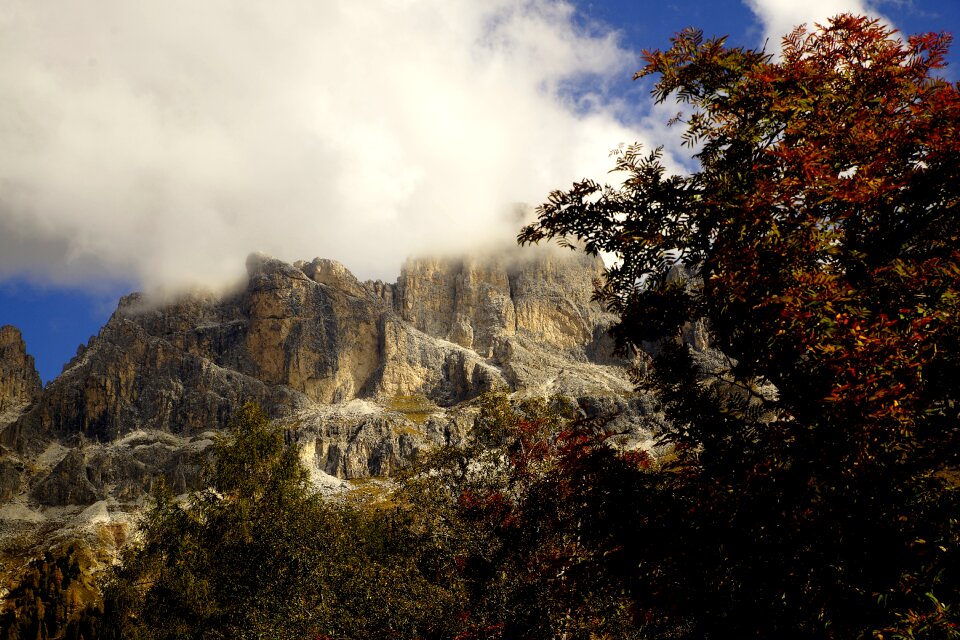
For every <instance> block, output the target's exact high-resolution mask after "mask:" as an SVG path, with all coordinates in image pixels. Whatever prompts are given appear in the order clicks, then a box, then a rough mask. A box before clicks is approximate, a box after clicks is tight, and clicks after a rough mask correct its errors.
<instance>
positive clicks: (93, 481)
mask: <svg viewBox="0 0 960 640" xmlns="http://www.w3.org/2000/svg"><path fill="white" fill-rule="evenodd" d="M247 272H248V278H247V282H246V285H245V286H244V287H242V288H240V289H239V290H237V291H234V292H232V293H229V294H226V295H213V294H200V293H196V294H191V295H185V296H182V297H180V298H178V299H176V300H173V301H167V302H164V303H156V302H153V301H151V300H150V299H149V298H148V297H146V296H143V295H141V294H133V295H130V296H127V297H125V298H123V299H122V300H121V302H120V305H119V308H118V309H117V310H116V312H115V313H114V314H113V316H112V317H111V318H110V320H109V321H108V322H107V324H106V325H105V326H104V327H103V328H102V330H101V331H100V333H99V335H97V336H96V337H94V338H92V339H91V340H90V342H89V343H88V344H87V345H86V346H84V347H81V348H80V349H79V350H78V353H77V355H76V356H75V357H74V358H73V359H72V360H71V361H70V362H69V363H68V364H67V365H66V366H65V367H64V370H63V372H62V373H61V375H60V376H58V377H57V378H56V379H55V380H54V381H52V382H51V383H49V384H48V385H47V387H46V388H45V389H42V390H41V388H40V382H39V377H38V376H37V374H36V371H35V370H34V368H33V362H32V359H31V358H30V357H29V356H27V355H26V350H25V347H24V344H23V340H22V339H21V338H20V334H19V332H18V331H17V330H16V329H14V328H12V327H5V328H3V329H2V330H0V372H2V379H0V411H2V413H0V531H2V533H0V562H4V571H7V572H9V571H15V570H16V566H19V565H22V564H23V562H25V560H26V559H27V558H28V557H29V556H30V555H31V554H35V553H37V552H38V551H41V550H44V549H45V548H47V547H50V546H55V545H57V544H67V543H68V542H69V541H70V540H74V539H77V538H78V537H79V538H85V539H87V540H90V541H92V542H91V544H92V545H94V546H96V545H99V549H100V551H101V552H102V553H103V554H104V557H105V558H106V557H109V556H110V555H111V554H112V553H113V552H115V550H116V547H117V546H118V545H120V544H122V543H123V540H124V539H125V537H126V535H127V534H128V533H129V531H130V526H131V525H130V523H131V521H132V520H131V519H132V517H133V516H134V514H136V512H137V510H138V508H139V507H140V506H141V505H142V502H143V499H144V497H145V496H146V495H147V493H148V492H149V490H150V487H151V485H152V484H153V483H154V482H155V481H156V480H157V479H158V478H160V477H161V476H162V477H164V478H165V479H166V481H167V483H168V484H169V485H170V486H172V487H173V489H174V490H175V491H176V492H178V493H182V492H186V491H189V490H191V489H195V488H198V484H199V474H200V468H201V460H202V456H203V451H204V450H205V449H206V447H207V446H209V444H210V443H211V442H212V441H213V439H214V438H215V437H216V435H217V433H218V432H219V431H220V430H222V429H224V428H226V427H227V425H228V423H229V421H230V419H231V416H232V415H234V413H235V412H236V411H237V410H238V408H239V407H241V406H242V404H243V403H245V402H248V401H253V402H257V403H259V404H260V405H261V406H262V407H263V408H264V410H265V411H266V412H267V414H268V415H269V416H270V417H271V418H272V419H273V420H274V421H276V422H278V423H280V424H281V425H283V426H284V428H285V429H286V430H287V433H288V437H289V438H290V439H291V440H292V441H294V442H296V443H298V444H299V445H300V447H301V452H302V457H303V461H304V463H305V464H306V465H307V467H308V468H309V469H310V470H311V473H312V475H313V479H314V481H315V484H316V485H317V487H318V488H320V489H322V490H324V491H327V492H337V491H344V490H347V489H348V488H349V487H350V482H351V481H354V482H356V481H359V480H360V479H363V478H367V477H378V476H389V475H390V474H392V473H394V472H395V471H396V470H397V469H399V468H400V467H402V466H403V465H404V464H405V463H406V462H408V461H409V460H410V459H411V458H412V457H413V456H414V455H416V453H417V452H419V451H422V450H425V449H429V448H431V447H435V446H437V445H440V444H443V443H446V442H451V441H457V440H459V439H460V438H462V437H463V435H464V434H465V433H466V432H467V431H468V430H469V429H470V427H471V424H472V419H473V416H474V412H475V409H474V407H473V406H472V403H471V400H472V399H473V398H475V397H477V396H478V395H480V394H482V393H484V392H486V391H492V390H502V391H506V392H509V393H513V394H517V395H520V396H523V395H553V394H562V395H565V396H568V397H570V398H572V399H574V400H575V401H576V402H578V403H579V406H580V407H581V410H582V411H583V413H584V414H585V415H591V416H593V415H597V414H609V415H610V416H615V419H614V421H613V422H612V423H611V426H610V428H612V429H617V431H618V432H622V433H623V434H624V435H623V436H622V437H623V438H624V439H625V441H626V445H625V446H638V445H640V444H646V445H647V446H649V444H650V442H652V437H653V434H654V433H655V432H656V431H657V429H658V426H659V424H660V422H659V420H660V418H659V417H658V416H657V414H656V413H655V412H654V411H653V409H652V407H653V403H652V402H651V401H650V399H649V398H647V397H646V396H643V395H640V394H637V393H635V392H634V390H633V385H632V383H631V381H630V378H629V376H628V367H629V366H630V365H631V362H628V361H626V360H623V359H621V358H618V357H616V356H614V354H613V345H612V342H611V340H610V338H609V337H608V336H607V329H608V328H609V326H610V324H611V323H612V322H613V320H614V318H613V316H612V315H610V314H609V313H606V312H604V311H603V310H602V309H601V308H600V307H599V306H598V305H597V304H596V303H594V302H592V301H591V295H592V291H593V280H594V279H595V278H597V277H599V276H600V275H601V273H602V264H601V262H600V261H599V259H596V258H590V257H587V256H584V255H583V254H582V253H579V252H578V253H574V252H569V251H563V252H561V251H560V250H558V249H553V248H527V249H517V248H513V249H510V250H506V251H501V252H498V253H489V254H486V255H477V256H469V257H457V258H443V259H438V258H417V259H411V260H408V261H407V262H406V263H405V264H404V266H403V268H402V271H401V273H400V276H399V278H398V279H397V281H396V283H383V282H379V281H366V282H361V281H359V280H357V278H356V277H354V276H353V274H351V273H350V272H349V271H348V270H347V269H346V268H345V267H344V266H343V265H341V264H339V263H338V262H335V261H332V260H325V259H315V260H313V261H311V262H297V263H295V264H292V265H291V264H287V263H284V262H282V261H280V260H276V259H274V258H271V257H269V256H265V255H260V254H256V255H252V256H250V258H248V260H247Z"/></svg>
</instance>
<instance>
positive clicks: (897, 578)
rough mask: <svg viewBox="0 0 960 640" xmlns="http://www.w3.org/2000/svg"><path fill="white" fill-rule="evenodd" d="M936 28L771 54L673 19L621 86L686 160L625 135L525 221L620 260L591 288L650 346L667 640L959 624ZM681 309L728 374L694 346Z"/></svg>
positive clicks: (959, 146)
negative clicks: (611, 181) (649, 81)
mask: <svg viewBox="0 0 960 640" xmlns="http://www.w3.org/2000/svg"><path fill="white" fill-rule="evenodd" d="M948 44H949V37H948V36H946V35H943V34H927V35H923V36H913V37H910V38H908V39H907V40H906V41H904V40H902V39H900V38H898V37H897V35H896V33H895V32H893V31H892V30H890V29H889V28H887V27H885V26H883V25H882V24H880V23H879V22H877V21H873V20H869V19H867V18H863V17H856V16H851V15H842V16H838V17H836V18H834V19H832V20H831V21H830V22H829V23H828V24H826V25H825V26H818V27H817V28H816V29H814V30H813V31H808V30H806V29H804V28H802V27H801V28H798V29H797V30H795V31H794V32H793V33H791V34H789V35H788V36H787V37H786V38H784V40H783V51H782V55H781V56H780V57H776V56H773V55H771V54H769V53H767V52H765V51H762V50H751V49H744V48H738V47H732V46H730V45H728V44H727V42H726V40H725V39H722V38H721V39H712V40H705V39H704V38H703V36H702V33H701V32H700V31H696V30H687V31H684V32H682V33H680V34H678V35H677V36H676V37H675V38H674V39H673V40H672V45H671V47H670V48H669V49H667V50H665V51H659V50H658V51H652V52H645V53H644V63H645V64H644V67H643V69H642V70H641V71H639V72H638V73H637V76H636V77H637V78H646V77H647V76H654V77H655V83H654V85H653V97H654V99H655V100H656V101H657V102H665V101H667V100H669V99H676V100H677V101H678V102H679V103H681V104H682V105H683V110H682V111H681V113H680V114H679V115H678V116H677V118H676V119H675V124H678V125H680V126H682V127H683V130H684V132H683V136H684V142H685V144H686V145H687V146H688V147H689V148H690V149H691V150H692V153H693V155H692V160H693V162H695V164H696V169H695V170H694V171H692V172H691V173H689V174H686V175H671V174H669V173H668V171H667V169H666V167H665V166H664V163H663V162H662V152H661V150H659V149H657V150H653V151H651V152H645V151H644V150H643V149H642V148H641V147H640V146H639V145H633V146H629V147H626V148H623V149H621V150H620V151H618V152H617V154H616V161H615V166H614V169H615V170H616V171H618V172H622V173H623V174H625V175H626V179H625V181H624V182H623V183H622V185H620V186H609V185H602V184H600V183H597V182H595V181H593V180H589V179H588V180H583V181H581V182H579V183H576V184H574V185H573V186H572V187H571V188H570V189H568V190H565V191H557V192H554V193H553V194H551V196H550V198H549V201H548V202H547V203H545V204H544V205H542V206H541V207H540V209H539V220H538V221H537V222H536V223H534V224H532V225H530V226H529V227H527V228H526V229H524V231H523V232H522V234H521V236H520V239H521V241H523V242H538V241H541V240H545V239H548V238H562V239H566V240H567V241H571V240H576V241H577V242H578V243H580V245H581V246H583V247H584V249H585V250H586V251H587V252H590V253H600V252H604V253H610V254H613V255H615V256H616V258H617V259H618V261H617V263H616V264H615V265H614V266H612V267H611V268H610V269H609V270H608V272H607V274H606V279H605V282H604V283H603V285H602V288H601V289H600V290H599V291H598V297H599V299H600V300H601V301H603V302H604V303H606V305H607V306H608V307H609V308H610V309H611V310H612V311H614V312H616V313H617V314H619V316H620V323H619V324H618V326H617V327H616V328H615V335H616V337H617V338H618V340H619V343H620V345H621V346H623V347H624V348H640V347H641V346H642V345H644V344H649V343H650V342H656V343H658V344H659V347H658V348H657V349H655V352H656V353H657V356H656V358H655V362H654V366H653V367H652V369H651V373H650V377H649V378H648V379H646V380H645V381H644V384H647V385H650V386H651V387H652V388H653V389H655V390H656V391H657V392H658V393H659V394H660V397H661V401H662V403H663V406H664V408H665V410H666V412H667V414H668V416H669V418H670V419H671V421H672V428H671V431H670V433H669V434H668V439H669V440H670V441H671V442H672V443H673V444H674V446H675V450H676V453H677V461H676V463H675V465H674V467H673V469H672V472H671V475H669V476H663V479H664V484H663V485H662V487H661V488H662V491H663V494H662V496H661V497H662V504H663V506H662V508H661V513H660V514H659V515H660V517H659V519H658V520H657V521H656V522H650V523H648V524H647V525H644V527H641V528H640V529H638V530H637V531H636V532H635V533H636V536H635V537H636V539H637V540H646V541H648V542H649V543H650V544H651V546H655V545H656V549H657V551H656V553H650V554H648V555H646V556H644V555H643V554H641V557H640V558H639V560H638V566H639V568H638V571H637V572H636V575H635V578H634V579H632V581H631V587H630V588H631V589H632V590H633V593H634V594H635V595H636V598H637V603H638V605H637V606H638V608H639V609H640V610H643V609H646V610H648V611H649V612H650V614H651V615H654V614H655V612H658V611H659V612H660V614H662V615H665V616H668V617H670V618H672V619H673V620H674V622H675V630H677V633H680V632H682V633H686V634H688V635H689V637H698V638H708V637H712V638H720V637H744V638H747V637H757V638H760V637H774V636H777V635H779V636H787V637H838V638H840V637H844V638H845V637H851V638H852V637H858V636H859V637H870V635H871V634H872V633H876V634H877V637H914V636H916V637H957V634H958V631H957V626H956V625H957V622H958V614H957V607H960V577H958V571H957V567H958V566H960V553H958V550H960V544H958V521H957V518H958V514H960V509H958V507H960V501H958V484H960V482H958V471H957V470H958V467H960V422H958V406H957V399H958V398H957V396H958V392H960V385H958V382H957V381H958V380H960V362H958V354H960V329H958V327H960V325H958V322H957V318H958V317H960V316H958V313H960V297H958V295H960V237H958V231H960V216H958V214H957V204H958V202H960V135H958V134H960V130H958V127H960V96H958V89H957V87H956V86H955V85H953V84H950V83H948V82H946V81H945V80H943V79H940V78H938V77H937V76H936V73H937V70H938V69H940V68H942V67H943V66H944V64H945V63H944V58H945V54H946V51H947V46H948ZM677 265H682V267H683V273H685V274H686V277H685V278H677V277H676V274H677V273H678V267H677ZM671 274H672V275H671ZM695 321H703V322H705V323H706V326H707V327H708V328H709V334H710V338H711V340H712V345H713V347H714V348H716V349H717V350H719V351H720V352H722V353H723V354H725V355H726V356H727V358H728V364H727V365H726V366H723V367H719V368H717V367H713V368H710V369H706V370H705V369H704V368H703V367H702V366H700V365H698V363H697V362H696V361H695V359H694V358H693V357H692V355H691V351H690V348H689V347H688V346H687V345H686V344H683V342H682V340H681V339H680V338H679V336H681V335H682V331H683V327H684V326H688V323H691V322H695ZM716 381H722V382H723V384H715V382H716ZM636 544H644V543H643V542H638V543H636ZM625 545H626V546H625V547H624V549H627V548H628V547H629V542H626V543H625ZM898 634H899V635H898Z"/></svg>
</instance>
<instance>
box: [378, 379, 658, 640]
mask: <svg viewBox="0 0 960 640" xmlns="http://www.w3.org/2000/svg"><path fill="white" fill-rule="evenodd" d="M478 404H479V416H478V418H477V420H476V422H475V425H474V428H473V430H472V432H471V434H470V436H469V438H468V439H467V441H466V442H465V443H463V444H462V445H460V446H447V447H443V448H440V449H439V450H437V451H435V452H433V453H432V454H431V455H429V456H428V457H427V458H426V459H425V460H422V461H420V463H419V464H418V465H417V466H415V467H414V468H412V469H411V470H409V471H408V472H407V473H406V474H405V476H404V477H403V480H402V484H401V490H400V491H399V493H398V496H397V498H398V501H399V502H400V503H401V504H403V505H404V508H405V509H407V510H409V511H410V513H411V514H412V516H413V518H414V520H413V524H414V529H415V530H416V531H417V532H419V536H420V541H419V543H418V545H417V546H418V548H419V549H420V553H421V560H420V562H421V564H422V565H423V566H424V567H425V568H429V573H430V574H432V575H435V576H437V579H438V581H441V582H442V583H443V584H448V585H453V587H452V588H454V589H455V590H456V592H458V593H459V594H460V596H459V598H458V601H459V607H460V611H459V614H458V619H459V629H458V630H459V633H458V634H457V636H456V637H457V638H460V639H461V640H494V639H500V638H517V639H523V638H531V639H536V638H568V639H570V640H574V639H576V638H583V639H588V638H603V637H616V638H634V637H643V636H642V635H640V630H639V629H638V628H637V627H636V625H635V624H634V622H633V619H632V616H631V615H630V613H629V611H628V609H629V606H630V602H629V600H628V599H627V598H625V597H624V592H623V589H622V584H623V583H622V579H621V573H622V571H621V570H622V567H616V566H615V563H613V562H609V559H610V558H614V557H615V558H617V559H618V560H619V559H622V556H620V555H618V554H617V553H616V551H617V550H616V549H615V546H616V545H617V544H619V538H620V537H621V536H620V530H619V529H620V527H619V526H618V525H622V524H623V523H624V522H632V520H633V516H634V515H635V513H636V512H629V511H627V512H624V511H623V510H622V509H620V506H621V505H622V504H624V503H627V502H636V501H638V500H642V499H643V495H644V494H643V492H642V491H639V489H640V487H641V485H639V484H638V483H636V482H633V480H636V479H638V478H639V477H640V470H641V468H642V466H643V465H644V463H646V462H648V461H649V458H648V456H646V455H644V454H637V455H633V456H622V455H618V453H617V452H616V450H615V449H614V448H613V447H610V446H607V444H606V439H607V438H606V434H605V432H604V430H603V429H602V424H598V423H596V422H594V421H589V420H583V419H580V418H577V417H576V407H575V405H573V404H572V403H571V402H570V401H569V400H564V399H562V398H554V399H552V400H551V401H544V400H541V399H526V400H521V401H511V400H510V399H509V398H508V397H507V396H506V395H505V394H487V395H485V396H484V397H482V398H481V399H480V400H479V402H478ZM600 476H602V477H603V480H604V481H603V482H595V479H596V478H598V477H600ZM621 476H625V477H628V478H630V479H631V482H615V481H614V479H615V478H619V477H621ZM624 516H626V518H624ZM635 529H636V527H628V530H629V531H630V532H631V533H632V532H633V531H634V530H635Z"/></svg>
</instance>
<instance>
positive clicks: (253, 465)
mask: <svg viewBox="0 0 960 640" xmlns="http://www.w3.org/2000/svg"><path fill="white" fill-rule="evenodd" d="M204 477H205V480H206V482H207V484H208V488H207V489H205V490H203V491H199V492H195V493H194V494H192V495H191V496H189V498H188V499H187V500H186V501H183V500H178V499H176V498H175V497H174V496H173V495H172V494H171V492H170V491H169V489H167V488H166V487H165V486H164V485H163V484H160V485H159V487H158V488H157V489H156V490H155V491H154V494H153V503H152V505H151V506H150V507H149V508H148V509H147V511H146V513H145V515H144V518H143V521H142V523H141V527H140V532H139V542H138V543H137V544H135V545H132V546H130V547H128V548H127V549H125V550H124V553H123V555H122V558H121V563H120V564H119V565H118V566H117V567H116V568H115V569H114V570H113V571H112V573H111V575H110V577H109V580H108V581H107V584H106V588H105V593H104V622H103V624H102V635H101V637H106V638H114V637H115V638H124V639H128V638H134V639H136V638H143V639H153V638H296V639H304V638H325V637H331V638H374V637H411V638H412V637H422V638H431V637H433V638H440V637H445V636H448V635H450V634H449V633H448V630H449V628H450V627H449V625H450V624H451V618H452V616H451V615H450V614H449V610H450V609H451V608H452V606H453V603H452V598H451V595H450V594H449V593H448V592H446V591H445V590H444V589H442V588H438V587H435V586H434V585H433V584H432V583H431V582H430V581H429V580H427V579H426V577H424V576H423V575H422V574H421V573H420V571H419V567H418V566H417V564H416V559H417V553H416V549H415V547H414V546H413V544H414V542H415V538H414V536H412V535H409V533H408V532H409V527H408V526H407V523H406V520H405V519H404V517H403V515H402V514H391V513H382V512H375V511H369V510H363V509H361V508H354V507H352V506H351V505H350V504H346V503H343V504H329V503H326V502H324V501H323V499H322V498H321V497H320V496H319V495H317V494H316V493H315V492H314V491H312V489H311V488H310V485H309V483H308V475H307V472H306V470H305V469H304V468H303V466H302V465H301V464H300V461H299V452H298V449H297V447H296V446H295V445H293V444H290V443H286V442H285V438H284V432H283V431H282V430H281V429H279V428H278V427H275V426H272V425H270V423H269V421H268V420H267V418H266V416H265V415H264V414H263V412H262V411H261V410H260V409H259V408H258V407H256V406H255V405H252V404H248V405H246V406H245V407H244V408H243V409H242V410H241V411H240V412H239V413H238V415H237V416H236V418H235V419H234V421H233V425H232V433H230V434H229V435H228V436H224V437H222V438H220V439H218V440H217V441H216V443H215V444H214V445H213V451H212V455H211V458H210V461H209V463H208V464H207V467H206V471H205V475H204Z"/></svg>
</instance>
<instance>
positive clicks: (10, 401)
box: [0, 325, 43, 426]
mask: <svg viewBox="0 0 960 640" xmlns="http://www.w3.org/2000/svg"><path fill="white" fill-rule="evenodd" d="M42 389H43V385H42V384H41V383H40V375H39V374H38V373H37V369H36V367H35V366H34V363H33V356H30V355H27V347H26V345H25V344H24V343H23V337H22V336H21V335H20V330H19V329H17V328H16V327H12V326H10V325H5V326H3V327H0V414H2V413H3V412H5V411H7V410H9V409H11V408H13V407H18V406H21V405H24V404H30V403H32V402H34V401H35V400H36V399H37V398H38V397H39V396H40V392H41V390H42ZM0 426H2V425H0Z"/></svg>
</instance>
